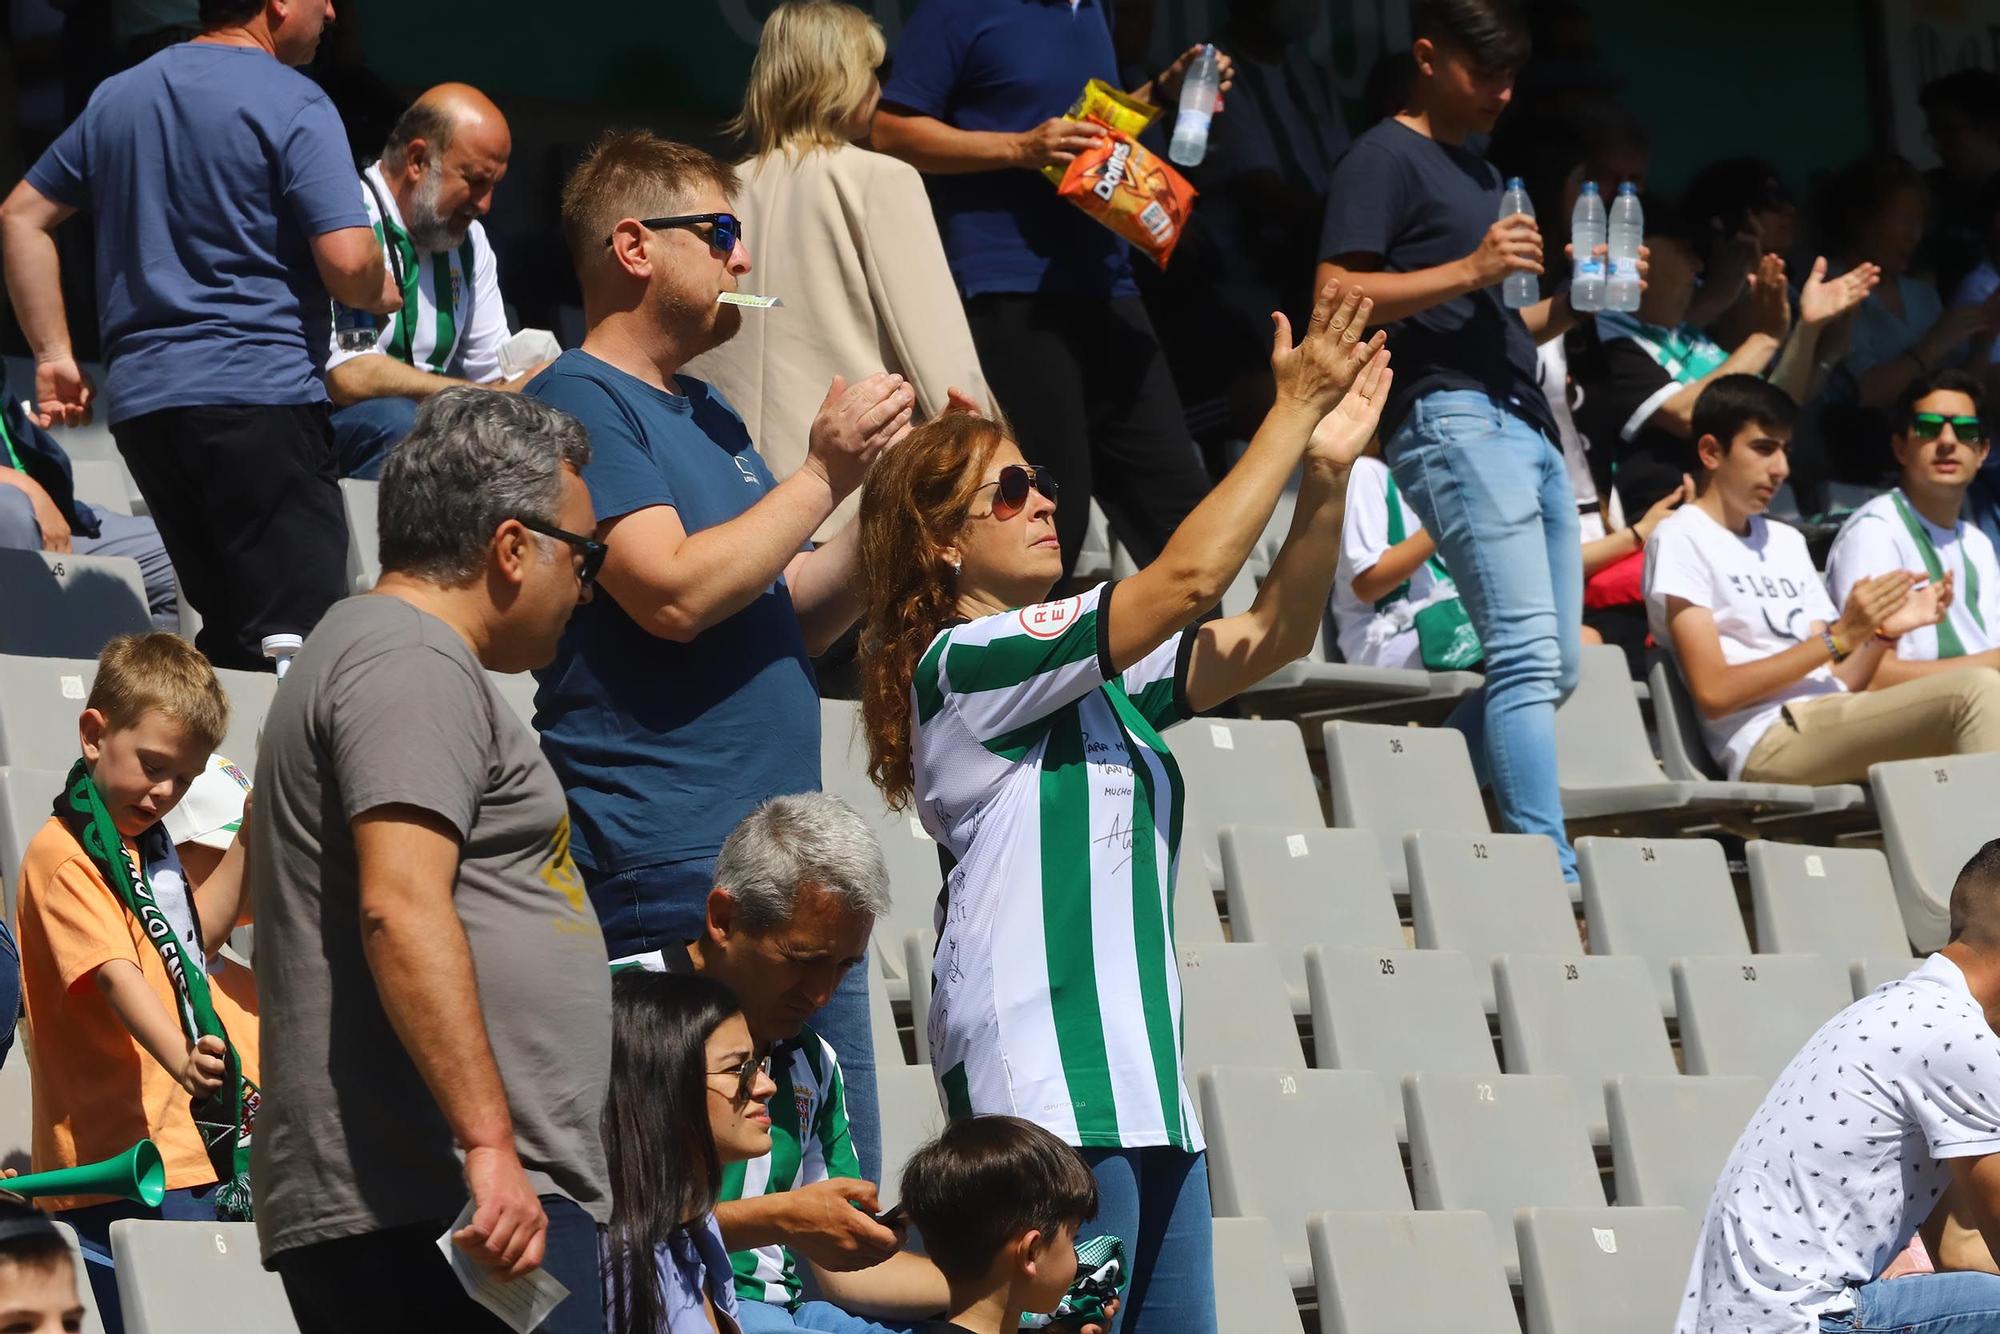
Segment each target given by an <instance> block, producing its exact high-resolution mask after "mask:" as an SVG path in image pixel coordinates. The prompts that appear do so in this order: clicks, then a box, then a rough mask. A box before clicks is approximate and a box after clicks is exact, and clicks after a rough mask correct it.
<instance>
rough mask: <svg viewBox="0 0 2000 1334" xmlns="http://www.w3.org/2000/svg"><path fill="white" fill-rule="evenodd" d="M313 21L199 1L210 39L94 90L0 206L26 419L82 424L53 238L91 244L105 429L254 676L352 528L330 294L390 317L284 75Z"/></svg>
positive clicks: (227, 647) (368, 239)
mask: <svg viewBox="0 0 2000 1334" xmlns="http://www.w3.org/2000/svg"><path fill="white" fill-rule="evenodd" d="M331 13H332V5H331V4H330V3H328V0H309V2H307V3H300V2H299V0H202V3H201V18H202V28H203V31H202V34H201V36H199V37H197V38H195V39H194V40H192V41H189V42H183V43H180V44H178V45H175V46H171V47H168V48H167V49H166V50H164V51H161V52H160V53H159V54H157V55H155V56H153V57H152V58H151V59H148V60H146V61H144V62H143V63H141V64H139V65H138V66H136V67H134V68H133V69H130V70H127V71H126V72H125V73H123V74H119V75H116V76H114V77H112V78H110V79H108V80H106V81H105V82H104V83H103V84H102V85H101V86H100V87H99V88H98V90H97V92H96V94H95V95H94V96H93V97H92V98H91V100H90V105H89V107H88V108H87V109H86V110H85V111H84V113H83V115H82V116H81V117H79V118H78V119H77V121H76V122H75V123H74V124H73V125H71V126H70V127H69V129H67V130H66V131H64V132H63V134H62V136H61V137H60V138H58V139H57V140H56V142H55V144H54V145H53V146H52V147H51V148H50V149H49V151H48V152H47V153H45V154H43V156H42V158H41V160H40V161H38V162H37V163H36V164H35V165H34V167H33V168H31V169H30V170H29V172H28V175H27V177H26V179H25V180H23V181H22V182H21V183H20V184H19V185H18V186H16V187H15V189H14V191H13V193H12V194H10V195H9V196H8V197H7V200H6V202H5V203H4V204H0V251H4V252H5V254H6V259H7V264H6V276H7V290H8V294H9V295H10V296H11V297H12V299H13V303H14V311H15V313H16V315H17V316H18V317H19V319H20V322H21V327H22V329H23V330H24V331H25V332H26V334H27V338H28V343H29V345H30V347H32V348H33V350H34V353H35V362H36V366H35V400H36V420H37V422H38V424H40V425H42V426H51V425H62V426H81V425H84V424H86V423H88V422H89V420H90V418H91V414H92V412H93V411H94V410H95V408H96V406H97V404H96V402H95V399H96V396H97V388H96V386H94V385H93V384H92V383H91V382H90V378H89V377H88V376H87V375H85V374H84V372H83V370H82V369H81V368H80V367H79V365H78V364H77V360H76V357H75V354H74V353H73V351H72V350H71V346H70V339H69V329H68V319H67V315H66V313H65V311H64V309H63V299H62V283H61V275H60V271H59V268H58V260H57V252H56V244H55V237H54V231H55V229H56V227H58V226H59V225H61V223H62V222H63V221H64V220H65V219H67V218H68V217H70V216H71V215H72V214H74V213H76V212H77V211H78V210H80V209H88V210H90V212H91V214H92V217H93V220H94V221H95V223H96V226H97V299H98V312H97V315H98V327H99V330H100V332H101V334H102V337H103V342H104V353H105V357H106V360H107V361H108V362H109V364H110V369H109V373H108V375H107V377H106V381H107V382H106V384H105V386H104V389H105V392H106V394H107V396H108V400H109V401H108V408H109V413H108V415H109V417H110V422H111V432H112V435H113V436H114V437H116V439H117V441H118V452H119V453H120V454H121V455H123V456H124V459H125V463H126V466H127V467H129V468H130V469H131V471H132V476H133V477H134V479H136V480H137V482H138V483H139V490H140V492H141V493H142V494H143V495H144V496H145V498H146V503H147V506H148V508H149V510H150V511H151V514H152V517H153V519H154V521H155V522H156V523H157V524H158V525H159V528H160V536H161V537H162V538H163V539H164V540H165V542H166V546H167V554H168V555H169V556H171V557H172V558H173V563H174V570H175V572H176V574H178V575H179V577H180V582H181V587H182V588H183V589H184V590H185V591H186V593H187V597H188V601H189V602H191V603H192V604H193V605H194V608H195V610H196V611H197V612H199V613H200V614H201V617H202V622H203V625H202V630H201V633H200V634H199V635H198V636H197V637H196V643H197V644H198V646H199V647H200V648H201V651H202V652H203V653H204V654H206V655H207V657H208V659H209V661H211V662H213V663H214V664H215V665H216V666H218V667H237V668H249V669H253V670H254V669H258V668H262V667H263V666H264V665H265V659H264V656H263V653H262V650H261V649H260V647H259V644H260V641H261V640H262V639H263V637H264V636H265V635H268V634H274V633H292V634H302V633H304V632H305V631H307V630H310V629H311V628H312V626H313V624H314V623H315V622H316V621H318V620H319V618H320V616H321V614H322V613H324V612H325V611H326V609H327V608H328V607H329V606H331V605H332V604H333V603H334V602H335V601H336V600H337V599H339V598H340V597H341V595H342V594H343V593H345V592H346V584H347V524H346V520H345V518H344V516H343V514H342V510H341V505H340V493H339V491H338V490H337V489H336V486H335V481H334V456H333V437H332V433H331V431H330V430H329V428H328V425H327V399H326V387H325V385H324V384H323V382H322V375H323V368H324V365H325V362H326V350H327V345H328V338H329V328H328V326H329V321H330V310H329V305H328V296H329V294H331V296H332V297H333V298H335V299H337V300H339V301H341V302H344V303H345V304H347V305H350V306H354V307H358V308H360V309H364V310H368V311H371V312H374V313H376V314H386V313H388V312H391V311H394V310H396V309H397V308H398V306H399V305H400V304H401V301H402V297H401V295H400V294H399V293H398V292H397V291H396V289H395V288H394V286H393V285H391V284H390V282H389V279H388V274H387V271H386V269H385V266H384V264H383V258H382V247H381V246H380V245H379V244H378V243H377V242H376V240H375V235H374V233H373V232H372V231H370V230H369V227H368V215H367V213H366V212H365V211H364V210H363V208H362V204H361V184H360V181H359V179H358V178H357V177H356V175H355V172H354V164H353V162H352V160H351V159H350V158H349V156H348V151H347V137H346V134H345V132H344V131H343V130H342V129H341V124H340V116H339V114H338V113H337V112H336V111H335V110H334V108H333V104H332V103H331V102H329V101H328V100H327V98H326V95H325V94H324V93H322V92H321V91H320V90H319V88H318V86H317V85H315V84H314V83H312V82H311V81H310V80H308V79H306V78H305V77H304V76H303V75H300V74H298V73H296V72H295V71H294V70H292V69H290V68H288V66H294V65H303V64H305V63H306V62H307V61H309V60H311V59H312V56H313V52H314V51H315V50H316V49H317V47H318V45H319V36H320V30H321V28H322V27H323V25H324V24H325V22H326V20H327V19H328V18H329V17H330V16H331Z"/></svg>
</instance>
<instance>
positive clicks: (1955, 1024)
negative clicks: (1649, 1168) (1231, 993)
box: [1674, 954, 2000, 1334]
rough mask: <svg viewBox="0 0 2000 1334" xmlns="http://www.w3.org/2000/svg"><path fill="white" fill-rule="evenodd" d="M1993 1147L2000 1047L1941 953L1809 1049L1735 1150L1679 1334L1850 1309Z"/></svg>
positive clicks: (1699, 1252) (1837, 1020) (1797, 1326)
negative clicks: (1957, 1179)
mask: <svg viewBox="0 0 2000 1334" xmlns="http://www.w3.org/2000/svg"><path fill="white" fill-rule="evenodd" d="M1994 1152H2000V1039H1996V1037H1995V1036H1994V1033H1993V1030H1992V1028H1991V1027H1989V1026H1988V1025H1987V1022H1986V1016H1985V1014H1984V1013H1983V1012H1982V1011H1981V1009H1980V1007H1979V1002H1978V1001H1976V1000H1974V999H1973V997H1972V993H1971V992H1970V991H1969V990H1968V989H1967V988H1966V984H1965V974H1964V973H1962V972H1960V971H1959V968H1958V965H1957V964H1955V963H1953V962H1952V961H1951V960H1949V959H1947V958H1945V957H1944V956H1943V955H1942V954H1934V955H1932V956H1931V957H1930V958H1929V959H1928V960H1926V961H1925V962H1924V964H1923V966H1922V967H1920V968H1918V969H1917V970H1916V971H1915V972H1913V973H1911V974H1910V975H1909V976H1908V977H1904V978H1899V979H1898V980H1896V981H1894V982H1888V983H1885V984H1883V985H1882V986H1880V987H1877V988H1876V989H1875V990H1874V991H1873V992H1871V993H1870V994H1868V995H1866V996H1864V997H1862V998H1861V999H1860V1000H1858V1001H1856V1002H1854V1004H1852V1005H1850V1006H1848V1007H1847V1008H1846V1009H1845V1010H1842V1011H1841V1012H1840V1013H1839V1014H1837V1015H1835V1016H1834V1017H1833V1018H1832V1019H1830V1020H1828V1021H1827V1023H1826V1025H1825V1026H1824V1027H1822V1028H1821V1029H1820V1030H1819V1032H1817V1033H1815V1034H1813V1036H1812V1037H1811V1038H1810V1039H1809V1040H1808V1041H1807V1042H1806V1045H1805V1047H1804V1048H1803V1049H1801V1050H1800V1052H1799V1054H1798V1055H1797V1056H1794V1057H1793V1058H1792V1062H1791V1064H1790V1065H1788V1066H1786V1067H1785V1070H1784V1073H1783V1074H1781V1075H1779V1076H1778V1082H1777V1083H1776V1084H1775V1085H1773V1086H1772V1088H1771V1091H1770V1092H1769V1093H1767V1094H1765V1095H1764V1103H1763V1105H1762V1106H1761V1107H1759V1108H1758V1109H1757V1114H1756V1115H1755V1116H1753V1117H1751V1119H1750V1126H1749V1128H1748V1129H1747V1130H1745V1131H1744V1132H1743V1137H1742V1138H1741V1139H1739V1140H1738V1141H1737V1142H1736V1147H1735V1149H1734V1150H1732V1151H1731V1153H1730V1155H1729V1161H1728V1163H1727V1164H1725V1165H1724V1167H1723V1169H1722V1176H1721V1179H1720V1180H1719V1181H1717V1183H1716V1187H1715V1194H1714V1195H1713V1196H1712V1197H1710V1199H1709V1202H1708V1212H1707V1214H1706V1215H1705V1216H1704V1218H1703V1220H1702V1230H1701V1239H1700V1242H1699V1243H1698V1245H1697V1246H1696V1248H1695V1255H1694V1263H1693V1265H1692V1267H1691V1269H1690V1271H1689V1274H1688V1283H1687V1288H1686V1289H1685V1293H1686V1295H1685V1297H1684V1298H1683V1299H1682V1302H1681V1311H1680V1318H1679V1320H1678V1321H1677V1322H1676V1323H1675V1325H1674V1331H1675V1334H1746V1331H1747V1334H1766V1332H1767V1331H1769V1332H1770V1334H1776V1332H1777V1331H1785V1332H1786V1334H1791V1331H1798V1332H1799V1334H1807V1331H1815V1330H1817V1329H1818V1328H1819V1320H1818V1317H1819V1316H1821V1315H1823V1314H1830V1313H1836V1312H1841V1311H1847V1310H1851V1309H1852V1308H1853V1305H1854V1297H1853V1293H1852V1289H1853V1288H1854V1287H1856V1286H1857V1285H1859V1284H1863V1283H1867V1282H1868V1281H1870V1280H1871V1279H1873V1278H1874V1277H1875V1276H1876V1275H1877V1274H1879V1273H1881V1272H1882V1270H1883V1268H1884V1267H1885V1266H1886V1265H1887V1264H1888V1263H1889V1261H1890V1260H1892V1259H1894V1258H1895V1256H1896V1254H1897V1253H1898V1252H1899V1251H1901V1250H1902V1249H1903V1247H1904V1246H1906V1245H1908V1244H1909V1240H1910V1234H1911V1233H1913V1232H1915V1231H1916V1229H1917V1226H1918V1225H1919V1224H1921V1223H1922V1222H1923V1221H1924V1220H1925V1219H1926V1218H1928V1217H1929V1216H1930V1213H1931V1210H1932V1208H1933V1207H1934V1206H1935V1205H1936V1204H1937V1200H1938V1196H1939V1195H1940V1194H1942V1193H1943V1191H1944V1189H1945V1187H1946V1186H1948V1185H1949V1184H1950V1182H1951V1166H1950V1162H1949V1160H1950V1159H1953V1158H1969V1157H1974V1156H1979V1155H1984V1154H1988V1153H1994Z"/></svg>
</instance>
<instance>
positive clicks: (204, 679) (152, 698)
mask: <svg viewBox="0 0 2000 1334" xmlns="http://www.w3.org/2000/svg"><path fill="white" fill-rule="evenodd" d="M84 707H85V708H90V709H96V710H97V711H98V712H99V713H101V714H103V715H104V718H105V721H106V722H107V723H108V724H109V725H110V726H111V727H114V728H120V727H133V726H136V725H137V724H138V722H139V720H140V719H141V718H143V717H145V716H146V711H147V710H148V709H156V710H158V711H159V712H160V713H161V714H163V715H165V716H166V717H167V718H168V719H169V720H170V721H172V722H174V723H176V724H177V725H179V726H180V727H181V728H182V729H184V730H185V731H186V732H187V734H188V736H189V737H190V738H191V739H192V740H194V741H196V742H197V743H199V744H200V745H201V746H202V748H203V749H205V750H207V751H209V752H211V753H213V752H214V750H215V748H216V747H217V746H220V745H221V744H222V738H223V734H224V733H226V732H227V731H228V730H229V700H228V698H227V697H226V696H224V695H223V693H222V682H220V681H218V680H216V678H215V668H213V667H211V666H209V663H208V659H207V658H204V657H203V656H201V654H200V652H198V651H197V650H196V649H195V646H194V645H192V644H190V643H188V642H187V640H185V639H182V638H181V637H180V636H179V635H169V634H163V633H160V632H157V631H156V632H154V633H152V634H146V635H120V636H119V637H118V638H116V639H114V640H112V641H111V642H110V643H109V644H106V645H105V646H104V652H103V653H101V654H99V655H98V658H97V680H96V682H95V683H93V684H92V686H91V687H90V698H89V699H88V700H87V701H85V704H84Z"/></svg>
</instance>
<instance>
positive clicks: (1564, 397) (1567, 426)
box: [1535, 338, 1625, 542]
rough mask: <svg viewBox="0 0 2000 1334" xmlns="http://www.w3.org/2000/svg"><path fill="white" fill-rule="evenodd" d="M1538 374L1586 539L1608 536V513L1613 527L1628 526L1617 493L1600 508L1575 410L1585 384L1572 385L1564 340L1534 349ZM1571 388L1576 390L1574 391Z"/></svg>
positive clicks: (1587, 448) (1557, 339)
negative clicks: (1572, 400)
mask: <svg viewBox="0 0 2000 1334" xmlns="http://www.w3.org/2000/svg"><path fill="white" fill-rule="evenodd" d="M1535 376H1536V378H1537V379H1538V380H1539V381H1540V382H1541V386H1542V395H1543V396H1544V397H1545V398H1547V399H1548V400H1549V414H1550V415H1551V416H1552V417H1554V418H1555V421H1556V437H1557V442H1558V443H1559V444H1561V445H1562V452H1563V471H1564V472H1566V473H1568V474H1569V488H1570V490H1572V491H1574V492H1576V519H1577V524H1578V525H1579V527H1580V528H1581V529H1582V535H1583V540H1584V541H1586V542H1595V541H1596V540H1597V539H1598V538H1600V537H1603V536H1605V534H1606V532H1607V531H1608V530H1607V529H1606V528H1605V519H1606V518H1607V516H1608V517H1609V519H1610V522H1611V529H1612V530H1616V529H1619V528H1623V527H1624V526H1625V516H1624V513H1623V511H1622V510H1621V508H1620V506H1619V503H1618V492H1617V491H1616V490H1615V489H1614V490H1613V491H1612V492H1611V499H1610V503H1609V504H1608V505H1606V506H1604V507H1603V509H1602V510H1600V508H1599V506H1598V503H1597V502H1598V496H1597V478H1596V477H1594V476H1592V475H1591V471H1590V453H1589V446H1588V445H1587V444H1586V443H1585V442H1584V439H1583V433H1582V432H1581V431H1579V430H1577V428H1576V412H1575V410H1574V406H1573V404H1572V402H1571V399H1572V397H1574V399H1575V400H1576V402H1577V403H1581V402H1582V399H1583V387H1582V386H1581V385H1572V384H1571V383H1570V378H1569V354H1568V353H1567V352H1566V351H1564V349H1563V340H1562V339H1560V338H1551V339H1550V340H1549V341H1548V342H1546V343H1542V344H1540V345H1539V346H1537V347H1536V348H1535ZM1572 391H1574V393H1573V394H1572Z"/></svg>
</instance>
